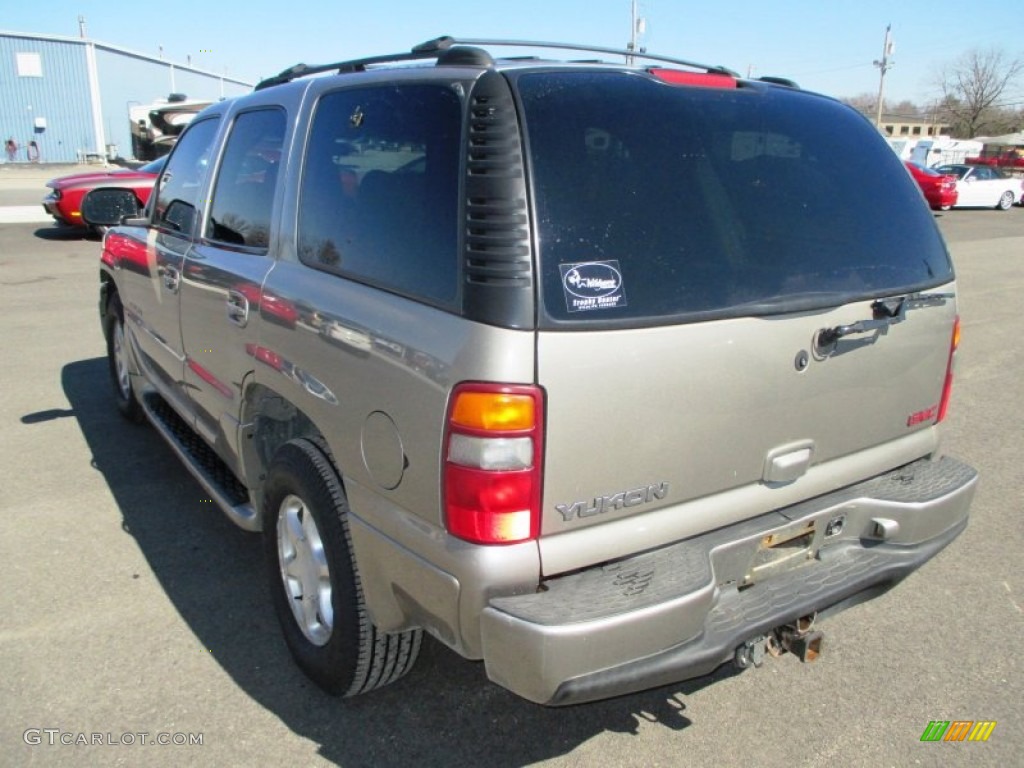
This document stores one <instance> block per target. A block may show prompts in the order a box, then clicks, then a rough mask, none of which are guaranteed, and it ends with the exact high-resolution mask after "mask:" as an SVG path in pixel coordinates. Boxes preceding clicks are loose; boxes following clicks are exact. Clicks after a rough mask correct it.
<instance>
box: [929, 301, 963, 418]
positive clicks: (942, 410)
mask: <svg viewBox="0 0 1024 768" xmlns="http://www.w3.org/2000/svg"><path fill="white" fill-rule="evenodd" d="M959 346H960V317H959V316H957V318H956V320H954V321H953V336H952V338H951V339H950V341H949V362H948V363H946V380H945V382H944V383H943V385H942V399H941V400H940V401H939V415H938V416H936V418H935V423H936V424H938V423H939V422H941V421H942V420H943V419H944V418H946V411H947V410H948V409H949V396H950V394H951V392H952V390H953V366H954V365H955V364H956V350H957V347H959Z"/></svg>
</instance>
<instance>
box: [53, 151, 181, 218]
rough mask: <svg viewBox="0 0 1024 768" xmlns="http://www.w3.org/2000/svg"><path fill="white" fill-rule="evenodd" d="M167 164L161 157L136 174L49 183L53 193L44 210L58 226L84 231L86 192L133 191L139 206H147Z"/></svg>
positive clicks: (103, 174)
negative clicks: (103, 188) (111, 188)
mask: <svg viewBox="0 0 1024 768" xmlns="http://www.w3.org/2000/svg"><path fill="white" fill-rule="evenodd" d="M166 162H167V158H166V157H161V158H158V159H157V160H154V161H153V162H151V163H146V165H143V166H141V167H140V168H136V169H135V170H132V169H130V168H119V169H118V170H116V171H90V172H89V173H74V174H71V175H70V176H59V177H58V178H56V179H50V181H48V182H46V186H47V187H49V188H50V189H51V190H52V191H51V192H50V194H48V195H47V196H46V197H44V198H43V208H45V209H46V212H47V213H48V214H50V215H51V216H53V218H54V220H55V221H56V222H57V224H64V225H68V226H72V227H83V228H84V227H86V226H88V225H87V224H86V223H85V222H84V221H82V211H81V207H82V198H83V197H85V194H86V192H89V191H91V190H93V189H96V188H97V187H123V188H125V189H130V190H132V191H133V192H134V193H135V196H136V197H138V198H139V202H140V203H141V204H142V205H145V204H146V201H147V200H148V199H149V193H150V192H152V191H153V185H154V184H155V183H156V178H157V176H159V175H160V171H161V170H163V167H164V163H166Z"/></svg>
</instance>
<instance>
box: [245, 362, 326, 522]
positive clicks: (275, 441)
mask: <svg viewBox="0 0 1024 768" xmlns="http://www.w3.org/2000/svg"><path fill="white" fill-rule="evenodd" d="M252 378H253V374H251V373H250V374H249V375H248V376H247V377H246V386H245V387H244V393H245V394H244V396H243V398H242V410H241V414H240V423H241V445H240V446H239V453H240V457H241V460H242V461H241V465H242V466H241V469H242V473H243V475H244V477H243V478H242V479H243V481H244V482H245V485H246V486H247V487H248V488H249V492H250V494H251V495H252V497H253V502H254V504H255V506H256V507H257V509H259V508H261V506H262V495H263V483H264V480H265V479H266V475H267V468H268V467H269V466H270V462H271V461H273V459H274V454H275V453H277V451H278V449H280V448H281V446H283V445H284V444H285V443H287V442H289V441H291V440H296V439H298V438H306V439H308V440H311V441H313V442H314V443H317V444H319V445H321V446H322V447H323V448H324V450H325V453H327V456H328V459H329V460H330V461H331V463H332V464H335V470H336V471H338V475H339V477H340V476H341V472H340V468H339V467H337V466H336V462H335V461H334V457H333V456H332V455H331V453H330V450H329V447H328V445H327V441H326V438H325V437H324V435H323V433H322V432H321V431H320V429H319V428H318V427H317V426H316V424H315V423H314V422H313V420H312V419H311V418H310V417H309V416H308V415H307V414H306V413H305V412H304V411H303V410H302V409H301V408H299V407H298V406H297V405H295V404H294V403H293V402H292V401H291V400H289V399H288V398H287V397H285V396H284V395H282V394H281V393H280V392H278V391H276V390H275V389H273V388H272V387H268V386H267V385H265V384H260V383H257V382H255V381H252Z"/></svg>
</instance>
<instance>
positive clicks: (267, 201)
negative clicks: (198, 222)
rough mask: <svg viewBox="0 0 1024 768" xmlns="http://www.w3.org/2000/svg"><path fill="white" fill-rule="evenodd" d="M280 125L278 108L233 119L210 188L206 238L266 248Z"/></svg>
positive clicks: (282, 124)
mask: <svg viewBox="0 0 1024 768" xmlns="http://www.w3.org/2000/svg"><path fill="white" fill-rule="evenodd" d="M285 125H286V118H285V113H284V112H283V111H282V110H279V109H263V110H258V111H255V112H243V113H242V114H240V115H239V116H238V117H237V118H236V119H235V124H234V126H233V127H232V129H231V135H230V136H229V137H228V140H227V145H226V147H225V149H224V157H223V159H222V160H221V163H220V169H219V170H218V172H217V180H216V182H215V183H214V187H213V195H212V199H211V204H210V218H209V221H207V223H206V237H207V238H209V239H210V240H217V241H219V242H222V243H228V244H231V245H244V246H250V247H254V248H266V247H267V245H268V244H269V240H270V214H271V210H272V208H273V205H274V190H275V188H276V186H277V170H278V167H279V164H280V161H281V154H282V150H283V149H284V134H285Z"/></svg>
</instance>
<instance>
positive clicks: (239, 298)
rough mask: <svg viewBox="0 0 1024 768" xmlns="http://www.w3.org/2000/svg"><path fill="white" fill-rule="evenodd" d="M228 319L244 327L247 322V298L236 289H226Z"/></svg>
mask: <svg viewBox="0 0 1024 768" xmlns="http://www.w3.org/2000/svg"><path fill="white" fill-rule="evenodd" d="M227 303H228V320H230V321H231V322H232V323H234V324H235V325H237V326H240V327H242V328H244V327H245V326H246V324H247V323H248V322H249V300H248V299H247V298H245V296H243V295H242V294H241V293H239V292H238V291H228V302H227Z"/></svg>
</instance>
